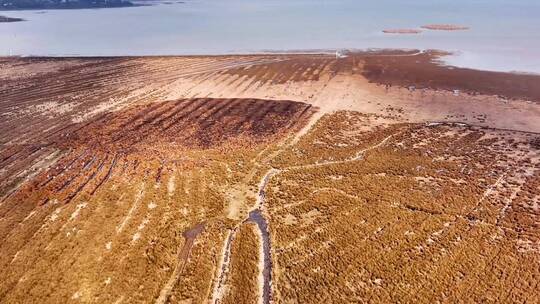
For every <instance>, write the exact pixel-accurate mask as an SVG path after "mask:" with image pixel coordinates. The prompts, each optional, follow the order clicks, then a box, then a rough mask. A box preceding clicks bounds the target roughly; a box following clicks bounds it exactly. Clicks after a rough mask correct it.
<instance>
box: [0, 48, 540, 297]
mask: <svg viewBox="0 0 540 304" xmlns="http://www.w3.org/2000/svg"><path fill="white" fill-rule="evenodd" d="M443 55H444V53H442V52H438V51H426V52H419V51H416V50H408V51H402V50H381V51H367V52H358V53H350V54H348V55H347V57H344V58H335V55H326V54H311V55H299V54H297V55H290V54H276V55H238V56H206V57H203V56H186V57H144V58H138V57H132V58H130V57H126V58H120V57H118V58H0V252H2V255H0V302H1V303H152V302H153V303H209V302H210V303H235V302H240V303H350V302H360V303H389V302H400V303H434V302H446V303H454V302H475V303H477V302H490V303H491V302H497V303H508V302H512V303H537V302H539V301H540V298H538V292H537V290H538V288H539V286H538V285H539V282H540V266H538V265H540V263H539V262H540V231H539V223H540V213H539V203H540V119H539V118H540V76H535V75H524V74H511V73H495V72H485V71H476V70H471V69H463V68H455V67H447V66H443V65H440V64H439V59H440V56H443ZM254 212H255V213H256V214H257V216H259V218H257V219H254V216H253V214H254ZM266 258H268V259H269V260H265V259H266Z"/></svg>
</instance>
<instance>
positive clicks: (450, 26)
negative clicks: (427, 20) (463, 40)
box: [421, 24, 469, 31]
mask: <svg viewBox="0 0 540 304" xmlns="http://www.w3.org/2000/svg"><path fill="white" fill-rule="evenodd" d="M421 27H422V28H424V29H427V30H434V31H464V30H468V29H469V27H467V26H461V25H454V24H428V25H423V26H421Z"/></svg>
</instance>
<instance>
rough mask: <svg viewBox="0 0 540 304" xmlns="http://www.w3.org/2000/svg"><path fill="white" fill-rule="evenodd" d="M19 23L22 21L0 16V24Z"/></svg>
mask: <svg viewBox="0 0 540 304" xmlns="http://www.w3.org/2000/svg"><path fill="white" fill-rule="evenodd" d="M19 21H24V19H21V18H11V17H6V16H0V23H1V22H19Z"/></svg>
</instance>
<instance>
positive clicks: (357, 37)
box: [0, 0, 540, 72]
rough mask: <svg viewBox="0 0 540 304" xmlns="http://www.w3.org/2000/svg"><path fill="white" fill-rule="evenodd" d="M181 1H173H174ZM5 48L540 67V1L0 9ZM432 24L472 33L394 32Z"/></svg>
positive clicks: (233, 0) (244, 0)
mask: <svg viewBox="0 0 540 304" xmlns="http://www.w3.org/2000/svg"><path fill="white" fill-rule="evenodd" d="M173 1H174V0H173ZM0 15H7V16H11V17H22V18H25V19H27V20H28V21H26V22H17V23H2V24H0V55H9V54H13V55H57V56H61V55H85V56H94V55H181V54H224V53H247V52H260V51H265V50H307V49H335V48H420V49H429V48H435V49H442V50H448V51H459V54H460V55H458V56H453V57H450V58H448V59H447V61H448V63H450V64H454V65H461V66H469V67H474V68H481V69H490V70H502V71H510V70H517V71H528V72H540V1H538V0H534V1H533V0H453V1H450V0H437V1H435V0H377V1H361V0H334V1H331V0H227V1H224V0H195V1H186V3H183V4H181V3H174V4H159V5H155V6H147V7H136V8H117V9H97V10H95V9H94V10H49V11H46V12H45V13H38V12H36V11H13V12H0ZM428 23H453V24H459V25H466V26H470V27H471V30H469V31H459V32H443V31H427V32H424V33H422V34H420V35H388V34H383V33H382V32H381V31H382V30H383V29H387V28H417V27H419V26H421V25H423V24H428Z"/></svg>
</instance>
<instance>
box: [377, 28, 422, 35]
mask: <svg viewBox="0 0 540 304" xmlns="http://www.w3.org/2000/svg"><path fill="white" fill-rule="evenodd" d="M383 33H385V34H420V33H422V30H418V29H388V30H383Z"/></svg>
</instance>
